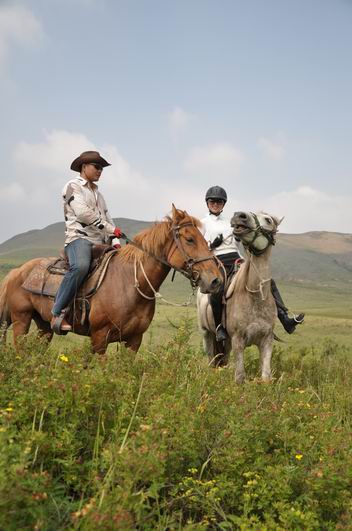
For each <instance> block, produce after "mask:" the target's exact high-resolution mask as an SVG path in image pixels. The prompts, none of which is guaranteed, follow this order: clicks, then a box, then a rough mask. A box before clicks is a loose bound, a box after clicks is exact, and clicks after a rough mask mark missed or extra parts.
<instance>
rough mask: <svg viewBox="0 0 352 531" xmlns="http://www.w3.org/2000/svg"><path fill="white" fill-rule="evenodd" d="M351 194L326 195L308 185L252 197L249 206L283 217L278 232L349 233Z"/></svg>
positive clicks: (351, 214)
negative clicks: (265, 195)
mask: <svg viewBox="0 0 352 531" xmlns="http://www.w3.org/2000/svg"><path fill="white" fill-rule="evenodd" d="M351 202H352V197H349V196H339V195H332V194H326V193H324V192H321V191H319V190H315V189H314V188H312V187H310V186H301V187H299V188H297V189H296V190H292V191H288V192H280V193H278V194H275V195H273V196H271V197H267V198H263V197H262V198H253V199H252V201H251V205H252V206H251V208H252V209H254V210H264V211H266V212H269V213H270V214H275V215H277V216H285V219H284V221H283V223H282V226H280V230H281V232H294V233H300V232H307V231H315V230H317V231H321V230H327V231H335V232H347V233H350V232H352V211H351Z"/></svg>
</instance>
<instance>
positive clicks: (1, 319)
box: [0, 272, 12, 343]
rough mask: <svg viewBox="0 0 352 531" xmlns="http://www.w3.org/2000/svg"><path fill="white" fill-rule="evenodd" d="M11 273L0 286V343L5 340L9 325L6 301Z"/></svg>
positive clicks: (9, 317) (9, 318) (9, 319)
mask: <svg viewBox="0 0 352 531" xmlns="http://www.w3.org/2000/svg"><path fill="white" fill-rule="evenodd" d="M11 276H12V275H11V272H10V273H9V274H8V275H7V276H6V277H5V278H4V280H3V282H2V284H1V286H0V343H1V341H3V340H4V339H6V330H7V328H8V327H9V326H10V324H11V316H10V311H9V307H8V301H7V288H8V284H9V281H10V279H11Z"/></svg>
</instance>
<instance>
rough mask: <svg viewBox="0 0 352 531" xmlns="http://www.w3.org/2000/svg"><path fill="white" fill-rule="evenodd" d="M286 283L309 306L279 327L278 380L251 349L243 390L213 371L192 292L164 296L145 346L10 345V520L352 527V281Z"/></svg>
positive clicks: (3, 499) (94, 525) (6, 405)
mask: <svg viewBox="0 0 352 531" xmlns="http://www.w3.org/2000/svg"><path fill="white" fill-rule="evenodd" d="M280 288H281V291H282V293H283V295H284V298H285V300H286V302H287V304H288V305H289V306H290V307H291V308H292V309H294V310H298V311H302V310H304V311H306V314H307V317H306V322H305V324H304V325H302V326H300V327H298V329H297V331H296V332H295V333H294V334H292V335H291V336H289V335H287V334H285V333H284V331H283V330H282V328H280V325H279V323H278V326H277V330H276V332H277V334H278V335H279V336H280V337H281V338H282V339H284V342H283V343H276V345H275V348H274V353H273V374H274V380H273V382H272V383H271V384H265V385H263V384H261V383H260V380H259V379H258V374H259V372H258V368H259V367H258V365H259V360H258V353H257V352H256V350H255V349H252V348H251V349H248V351H247V353H246V371H247V375H248V380H247V382H246V383H245V384H244V385H242V386H238V385H235V384H234V380H233V368H232V367H231V365H232V363H231V364H230V366H229V367H227V368H224V369H211V368H209V366H208V360H207V359H206V357H205V356H204V354H203V352H202V350H201V346H200V342H201V338H200V335H199V332H198V330H197V322H196V309H195V305H194V299H193V300H192V303H191V305H190V306H188V307H175V306H171V305H167V304H166V303H165V302H163V301H160V302H158V305H157V310H156V315H155V319H154V321H153V323H152V325H151V327H150V328H149V330H148V332H147V334H146V335H145V339H144V342H143V345H142V347H141V349H140V351H139V352H138V353H137V354H132V353H131V352H129V351H127V350H125V349H124V348H123V347H119V348H117V346H116V345H111V346H110V347H109V351H108V355H107V358H106V359H105V360H102V359H101V358H100V357H99V356H93V355H92V354H91V353H90V349H89V341H88V340H87V339H86V338H80V337H78V336H73V335H72V334H69V335H68V336H67V337H65V338H61V337H56V338H55V339H54V341H53V342H52V344H51V346H50V347H49V348H46V346H45V345H44V344H42V343H40V342H39V341H38V339H37V338H36V335H35V329H34V328H33V329H32V331H31V334H30V335H29V336H28V338H26V339H24V340H23V343H22V344H21V346H20V348H19V350H18V351H15V350H14V349H13V348H12V347H11V346H10V344H8V346H6V347H4V346H3V347H0V380H1V386H0V439H1V450H0V460H1V467H0V528H1V529H6V530H10V531H11V530H15V529H38V530H39V529H40V530H54V529H55V530H57V529H59V530H61V529H62V530H64V529H65V530H66V529H70V530H71V529H82V530H92V529H104V530H105V529H107V530H110V529H111V530H115V529H126V530H132V529H146V530H154V529H158V530H172V529H189V530H193V529H197V530H208V529H223V530H227V529H243V530H246V529H267V530H271V529H272V530H274V529H275V530H277V529H278V530H283V529H285V530H286V529H292V530H295V529H308V530H309V529H312V530H313V529H316V530H320V529H323V530H324V529H326V530H332V529H351V527H352V452H351V447H352V445H351V443H352V440H351V439H352V437H351V433H352V429H351V428H352V406H351V404H352V389H351V386H350V382H351V379H352V334H351V325H352V319H351V316H352V314H351V293H349V292H348V289H346V288H344V287H343V285H341V286H340V288H339V289H337V288H336V287H335V288H333V287H331V286H330V287H326V286H325V287H321V286H313V285H311V284H309V285H308V286H306V285H302V283H296V284H294V283H280ZM161 292H162V293H163V295H164V296H165V298H166V299H168V300H170V301H172V302H175V303H181V302H183V301H186V300H187V299H188V297H189V295H190V293H191V290H190V287H189V284H188V282H187V281H186V280H185V279H183V278H181V277H179V278H177V279H176V280H175V282H174V283H172V282H171V279H168V280H167V281H166V282H165V284H164V285H163V286H162V289H161Z"/></svg>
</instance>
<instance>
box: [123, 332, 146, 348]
mask: <svg viewBox="0 0 352 531" xmlns="http://www.w3.org/2000/svg"><path fill="white" fill-rule="evenodd" d="M142 339H143V334H138V335H135V336H132V337H130V338H129V339H128V340H127V341H126V347H127V348H129V349H130V350H132V351H133V352H137V351H138V349H139V347H140V346H141V343H142Z"/></svg>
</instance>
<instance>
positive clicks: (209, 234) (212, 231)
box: [201, 212, 242, 256]
mask: <svg viewBox="0 0 352 531" xmlns="http://www.w3.org/2000/svg"><path fill="white" fill-rule="evenodd" d="M201 222H202V227H201V232H202V234H203V236H204V238H205V239H206V241H207V242H208V245H209V247H210V244H211V243H212V242H213V241H214V240H215V238H217V237H218V236H220V234H222V237H223V241H222V243H221V244H220V245H219V246H218V247H216V248H215V249H214V254H215V255H220V254H227V253H234V252H236V253H238V254H239V255H240V256H241V255H242V253H241V252H240V249H239V245H238V243H237V242H236V240H235V237H234V235H233V232H232V227H231V224H230V220H229V219H227V218H225V217H224V215H223V214H222V213H221V214H219V215H218V216H215V215H214V214H211V213H210V212H209V214H208V215H207V216H206V217H205V218H203V219H202V220H201Z"/></svg>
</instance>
